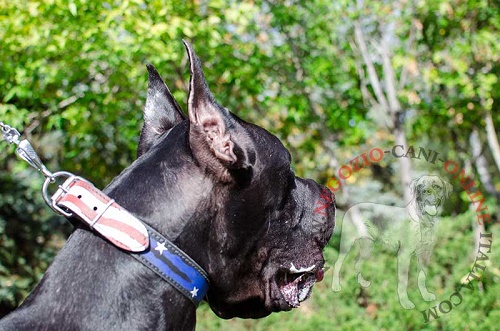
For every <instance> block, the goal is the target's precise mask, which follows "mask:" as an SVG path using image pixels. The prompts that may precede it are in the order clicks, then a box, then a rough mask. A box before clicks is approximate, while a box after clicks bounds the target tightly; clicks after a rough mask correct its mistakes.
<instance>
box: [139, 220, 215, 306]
mask: <svg viewBox="0 0 500 331" xmlns="http://www.w3.org/2000/svg"><path fill="white" fill-rule="evenodd" d="M146 227H147V229H148V233H149V248H148V249H146V250H145V251H144V252H141V253H134V254H131V255H132V256H133V257H135V258H136V259H137V260H139V261H140V262H141V263H143V264H144V265H146V266H147V267H149V268H150V269H152V270H153V271H154V272H156V273H157V274H158V275H159V276H160V277H161V278H163V279H164V280H166V281H167V282H168V283H170V284H171V285H172V286H174V287H175V288H176V289H177V290H178V291H179V292H181V293H182V294H184V296H186V297H187V298H189V300H191V301H192V302H193V303H194V304H195V306H198V305H199V304H200V302H201V301H202V300H203V298H204V297H205V295H206V294H207V291H208V286H209V282H208V276H207V274H206V273H205V271H204V270H203V268H201V267H200V266H199V265H198V264H197V263H196V262H195V261H193V259H191V258H190V257H189V256H188V255H187V254H186V253H184V252H183V251H182V250H180V249H179V248H178V247H177V246H175V245H174V244H173V243H172V242H170V241H169V240H168V239H166V238H165V237H163V236H162V235H161V234H159V233H158V232H156V231H155V230H153V229H152V228H150V227H149V226H147V225H146Z"/></svg>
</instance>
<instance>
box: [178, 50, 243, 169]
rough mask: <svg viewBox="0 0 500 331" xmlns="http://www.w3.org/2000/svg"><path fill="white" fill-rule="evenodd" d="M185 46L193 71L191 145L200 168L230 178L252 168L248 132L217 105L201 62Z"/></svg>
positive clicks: (190, 103) (189, 99)
mask: <svg viewBox="0 0 500 331" xmlns="http://www.w3.org/2000/svg"><path fill="white" fill-rule="evenodd" d="M184 45H185V46H186V50H187V53H188V56H189V62H190V71H191V78H190V81H189V96H188V113H189V123H190V125H189V143H190V146H191V149H192V151H193V154H194V156H195V158H196V159H197V161H198V162H199V163H200V165H202V166H204V167H206V168H209V169H210V170H212V171H213V172H215V173H216V174H217V175H220V176H226V175H227V174H228V170H229V169H241V168H246V167H248V154H247V152H248V149H249V146H251V143H250V142H249V137H248V136H247V135H246V132H245V129H244V128H243V127H242V126H241V125H240V124H239V123H238V121H237V120H236V119H235V117H233V115H232V114H231V113H230V112H229V111H228V110H227V109H226V108H224V107H221V106H220V105H218V104H217V102H215V99H214V97H213V95H212V93H211V92H210V90H209V88H208V85H207V82H206V80H205V76H204V75H203V70H202V67H201V63H200V60H199V59H198V57H197V56H196V54H195V53H194V51H193V49H192V48H191V46H190V45H189V44H188V43H187V42H186V41H184ZM226 177H227V176H226Z"/></svg>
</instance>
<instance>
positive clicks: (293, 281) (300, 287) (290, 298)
mask: <svg viewBox="0 0 500 331" xmlns="http://www.w3.org/2000/svg"><path fill="white" fill-rule="evenodd" d="M323 277H324V270H323V268H322V267H317V266H316V265H313V266H310V267H307V268H300V269H297V268H296V267H295V266H294V265H293V263H292V264H291V268H290V269H288V270H282V271H279V272H278V274H277V275H276V285H277V286H278V289H279V292H280V293H281V296H282V297H283V299H284V300H285V301H286V303H287V304H288V306H289V307H290V308H297V307H299V306H300V303H301V302H302V301H304V300H306V299H307V298H309V296H310V295H311V292H312V287H313V285H314V284H315V283H316V282H320V281H322V280H323Z"/></svg>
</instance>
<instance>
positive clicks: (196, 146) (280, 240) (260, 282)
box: [0, 43, 335, 330]
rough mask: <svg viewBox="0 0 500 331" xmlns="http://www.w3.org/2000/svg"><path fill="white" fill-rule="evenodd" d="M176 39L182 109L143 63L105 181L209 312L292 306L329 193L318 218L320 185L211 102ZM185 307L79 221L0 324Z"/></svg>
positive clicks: (123, 321) (126, 319)
mask: <svg viewBox="0 0 500 331" xmlns="http://www.w3.org/2000/svg"><path fill="white" fill-rule="evenodd" d="M186 49H187V52H188V55H189V60H190V69H191V78H190V84H189V96H188V103H187V108H188V116H187V117H186V116H185V115H184V113H183V111H182V110H181V108H180V107H179V105H178V104H177V102H176V101H175V99H174V98H173V96H172V94H171V93H170V91H169V90H168V88H167V86H166V85H165V83H164V82H163V81H162V79H161V78H160V76H159V74H158V73H157V72H156V69H155V68H154V67H153V66H151V65H148V71H149V86H148V94H147V100H146V106H145V112H144V120H145V122H144V126H143V130H142V133H141V136H140V142H139V148H138V159H137V160H136V161H135V162H134V163H133V164H132V165H130V166H129V167H128V168H127V169H125V170H124V171H123V172H122V173H121V174H120V175H119V176H118V177H116V178H115V179H114V180H113V182H112V183H111V184H110V185H109V186H108V187H107V188H106V190H105V193H106V194H107V195H109V196H110V197H111V198H113V199H115V200H116V202H117V203H118V204H119V205H120V206H122V207H123V208H125V209H127V211H128V212H130V213H132V214H133V215H134V216H136V217H137V218H138V219H140V220H141V221H142V222H144V223H146V224H148V225H149V226H150V227H151V228H154V229H155V230H156V231H158V232H159V233H160V234H162V235H163V236H164V237H166V238H168V239H169V240H170V241H172V242H173V243H175V245H177V246H178V247H179V248H180V249H181V250H183V251H184V252H185V253H186V254H187V255H189V256H190V257H191V258H192V259H193V260H194V261H196V262H197V263H198V264H199V265H200V266H201V267H202V268H203V269H204V270H205V271H206V273H207V274H208V279H209V283H210V285H209V286H210V287H209V290H208V293H207V295H206V297H205V300H206V301H207V302H208V304H209V305H210V307H211V308H212V310H213V311H214V312H215V313H216V314H217V315H218V316H220V317H223V318H231V317H234V316H239V317H246V318H259V317H264V316H267V315H269V314H270V313H272V312H278V311H283V310H290V309H292V308H294V307H298V306H299V304H300V302H301V301H303V300H305V299H306V298H308V297H309V295H310V294H311V289H312V286H313V284H314V283H315V282H316V281H319V280H321V279H322V278H323V264H324V258H323V254H322V250H323V248H324V247H325V245H326V243H327V242H328V240H329V238H330V236H331V235H332V231H333V227H334V218H335V205H334V198H333V196H332V195H331V196H330V197H329V198H328V199H327V200H328V201H331V203H330V204H329V205H328V207H327V208H325V209H323V211H324V217H323V218H322V219H323V220H324V223H323V227H322V228H321V227H319V228H318V224H317V222H316V223H315V222H314V218H315V215H314V208H315V207H316V202H317V201H318V200H319V199H320V196H321V195H322V194H323V195H324V194H325V192H327V194H329V195H330V194H331V192H330V191H328V190H326V189H325V188H324V187H323V186H321V185H318V184H317V183H315V182H314V181H312V180H308V179H302V178H298V177H296V176H295V175H294V172H293V171H292V170H291V168H290V154H289V152H288V151H287V150H286V148H285V147H284V146H283V144H282V143H281V142H280V141H279V140H278V138H276V137H275V136H273V135H272V134H270V133H269V132H267V131H266V130H264V129H263V128H260V127H258V126H256V125H253V124H251V123H247V122H245V121H244V120H242V119H240V118H239V117H237V116H236V115H234V114H232V113H231V112H229V111H228V110H227V109H226V108H224V107H222V106H220V105H219V104H217V102H216V101H215V98H214V96H213V95H212V94H211V92H210V90H209V88H208V85H207V83H206V81H205V78H204V75H203V72H202V67H201V63H200V61H199V59H198V58H197V56H196V55H195V53H194V52H193V50H192V49H191V47H190V46H189V45H188V44H187V43H186ZM162 252H163V250H162ZM195 310H196V307H195V305H193V303H192V302H191V301H190V300H189V298H187V297H186V296H185V295H183V294H182V293H181V292H180V291H178V290H177V289H176V288H174V287H173V286H172V285H170V284H169V283H168V282H166V281H164V280H163V279H162V278H161V277H159V276H158V275H157V274H156V273H155V272H154V271H153V270H151V269H149V268H147V267H145V266H144V265H143V264H141V263H139V262H138V261H137V260H136V259H134V258H133V257H131V256H130V255H129V254H127V253H126V252H123V251H121V250H120V249H118V248H116V247H115V246H113V245H112V244H110V243H109V242H107V241H105V240H104V239H102V238H101V237H99V236H96V235H95V234H94V233H93V232H92V231H90V230H89V229H87V228H85V227H83V226H82V227H80V228H78V229H76V230H75V231H74V233H73V234H72V235H71V237H70V238H69V240H68V242H67V243H66V245H65V246H64V247H63V249H62V250H61V252H60V253H59V254H58V255H57V257H56V258H55V260H54V262H53V264H52V265H51V266H50V268H49V269H48V270H47V272H46V274H45V276H44V277H43V279H42V280H41V282H40V284H39V285H38V286H37V287H36V288H35V290H34V291H33V292H32V293H31V294H30V295H29V296H28V298H27V299H26V300H25V302H24V303H23V304H22V305H21V306H20V307H19V308H18V309H17V310H16V311H14V312H13V313H11V314H10V315H8V316H7V317H5V318H4V319H3V320H1V321H0V330H190V329H194V327H195V322H196V318H195Z"/></svg>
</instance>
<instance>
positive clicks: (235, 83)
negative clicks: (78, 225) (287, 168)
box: [0, 0, 500, 330]
mask: <svg viewBox="0 0 500 331" xmlns="http://www.w3.org/2000/svg"><path fill="white" fill-rule="evenodd" d="M499 5H500V3H499V2H498V0H470V1H461V0H453V1H452V0H435V1H419V0H415V1H410V0H399V1H372V0H365V1H362V0H358V1H347V0H341V1H330V0H328V1H325V0H309V1H292V0H289V1H229V0H226V1H223V0H220V1H204V0H191V1H168V2H166V1H140V0H136V1H133V0H116V1H113V0H110V1H103V2H101V1H85V0H69V1H68V0H46V1H6V0H0V40H1V45H0V121H2V122H4V123H6V124H9V125H11V126H14V127H16V128H18V129H19V130H20V131H21V132H22V133H23V134H24V136H25V137H26V138H28V139H29V140H30V141H31V142H32V143H33V145H34V147H35V149H36V150H37V151H38V152H39V153H40V155H41V156H42V159H43V160H44V161H46V164H47V166H48V168H49V169H51V170H52V171H56V170H68V171H71V172H74V173H77V174H79V175H81V176H84V177H86V178H87V179H89V180H90V181H92V182H93V183H94V184H95V185H96V186H97V187H105V186H106V184H107V183H109V181H110V180H111V179H112V178H113V177H114V176H116V175H117V174H118V173H120V171H121V170H123V169H124V168H125V167H126V166H127V165H129V164H130V163H131V162H132V161H133V160H134V159H135V156H136V148H137V142H138V136H139V132H140V129H141V126H142V108H143V106H144V102H145V97H146V88H147V71H146V67H145V64H146V63H147V62H150V63H152V64H154V65H155V66H156V68H157V69H158V71H159V72H160V74H161V75H162V77H163V78H164V80H165V82H166V83H167V85H168V86H169V87H170V89H171V91H172V92H173V94H174V96H175V97H176V99H177V100H178V102H179V104H180V105H181V107H182V108H183V109H186V107H185V104H186V98H187V84H188V82H189V69H188V66H187V55H186V53H185V50H184V47H183V45H182V42H181V40H182V39H183V38H184V39H186V40H188V41H189V42H191V43H192V45H193V47H194V49H195V50H196V52H197V54H198V56H199V57H200V59H201V60H202V62H203V65H204V70H205V75H206V78H207V81H208V82H209V85H210V88H211V90H212V92H213V93H214V95H215V97H216V99H217V101H218V102H219V103H220V104H222V105H224V106H225V107H227V108H228V109H230V110H231V111H232V112H234V113H236V114H237V115H238V116H240V117H242V118H244V119H246V120H248V121H251V122H254V123H256V124H258V125H260V126H263V127H265V128H266V129H268V130H269V131H270V132H272V133H273V134H275V135H277V136H278V137H279V138H280V139H281V140H282V141H283V142H284V144H285V146H286V147H287V148H288V149H289V150H290V152H291V153H292V155H293V160H294V164H293V168H294V169H295V171H296V173H297V174H298V175H299V176H303V177H310V178H313V179H315V180H316V181H318V182H320V183H322V184H325V185H327V184H328V183H330V184H331V185H330V186H331V187H334V188H337V186H338V185H339V184H335V185H333V184H332V183H335V180H334V178H335V177H337V178H338V171H339V169H340V168H341V167H342V166H344V165H352V164H351V160H353V159H354V158H356V156H359V155H362V154H363V153H368V152H369V151H370V150H372V149H373V148H380V149H382V150H383V151H385V150H391V149H392V148H393V147H394V146H397V145H403V146H404V148H403V149H399V150H398V155H401V154H402V153H403V151H404V154H405V156H406V157H394V155H391V154H390V153H389V154H386V155H384V157H383V159H382V160H380V161H378V162H373V163H366V164H364V166H363V167H362V168H360V169H358V170H356V171H354V170H353V171H352V174H351V175H350V176H349V178H348V179H346V180H342V181H340V182H337V183H341V187H340V188H339V189H338V190H336V192H335V193H336V195H337V202H338V207H339V212H338V227H337V230H336V233H335V234H334V236H333V238H332V240H331V242H330V243H329V245H328V247H327V249H326V258H327V265H329V266H333V264H334V263H335V259H336V257H337V255H338V247H339V238H340V237H339V234H338V233H339V231H340V230H339V229H340V226H341V223H342V217H343V213H344V211H345V210H346V209H348V208H349V207H350V206H352V205H353V204H355V203H358V202H367V201H370V202H379V203H384V204H388V205H401V206H403V205H404V203H405V201H409V199H410V198H411V191H410V182H411V180H412V179H414V178H417V177H419V176H420V175H422V174H435V175H439V176H441V177H442V178H443V179H445V180H447V181H448V182H450V183H451V184H452V185H453V187H454V190H453V194H451V195H450V197H449V199H448V200H447V203H446V205H445V208H444V212H443V213H442V216H441V224H440V228H439V233H438V242H437V244H436V248H435V250H434V254H433V256H432V260H431V265H430V268H429V272H428V281H427V283H428V288H429V289H431V291H432V292H434V293H436V295H437V297H438V299H437V301H435V302H434V303H429V302H425V301H423V300H422V298H421V296H420V294H419V292H418V289H417V286H416V283H417V280H416V273H410V280H409V289H410V290H409V293H410V298H411V299H412V301H413V302H414V303H415V304H416V308H415V309H413V310H404V309H402V307H401V306H400V305H399V302H398V298H397V295H396V293H397V289H396V287H397V273H396V260H395V256H394V254H393V253H390V252H386V251H384V250H383V249H381V248H375V251H374V252H373V254H372V257H371V259H370V262H369V263H366V265H367V269H368V276H369V278H371V279H370V280H372V285H371V286H370V287H369V288H367V289H361V288H360V287H359V285H358V284H357V283H356V279H355V273H354V271H353V270H352V269H353V268H352V266H353V264H354V256H355V254H352V257H351V258H348V259H347V260H346V262H345V264H344V267H343V270H342V283H343V286H344V287H343V290H342V291H341V292H339V293H334V292H332V291H331V289H330V286H331V275H332V273H331V269H330V270H329V271H328V272H327V273H326V275H325V281H323V282H322V283H320V284H317V285H316V286H315V289H314V291H313V295H312V298H311V299H310V300H308V301H307V302H305V303H303V304H302V306H301V307H300V308H299V309H296V310H294V311H293V312H288V313H279V314H273V315H272V316H270V317H268V318H266V319H262V320H241V319H233V320H229V321H225V320H220V319H218V318H216V317H215V315H214V314H213V313H212V312H211V311H210V309H209V307H208V306H207V305H203V306H202V307H201V308H200V309H199V315H198V326H197V329H199V330H333V329H335V330H353V329H356V330H470V329H472V328H474V329H475V330H497V329H498V325H499V323H500V307H499V305H500V303H499V295H498V293H500V284H499V283H500V269H499V268H500V264H499V261H500V225H499V224H498V221H497V219H498V207H499V205H500V202H499V201H500V195H499V193H498V192H499V190H500V147H499V142H498V140H499V133H498V131H499V129H498V128H500V116H499V115H500V111H499V103H500V85H499V81H498V74H499V71H500V66H499V57H500V35H499V30H500V10H499V8H500V6H499ZM410 146H413V147H414V150H415V154H413V153H411V152H408V150H409V149H410ZM421 149H423V150H425V151H426V152H428V153H431V154H432V152H433V153H439V158H440V159H441V160H452V161H454V162H456V164H457V165H458V166H459V168H460V169H461V170H463V171H464V174H465V175H466V176H470V178H471V180H473V181H474V183H476V186H477V187H478V190H479V191H480V192H481V195H480V196H476V198H475V200H474V199H473V200H474V201H471V198H470V197H469V196H468V194H467V192H466V191H465V190H464V189H463V187H461V182H460V177H456V176H453V175H450V174H448V173H446V171H444V170H443V164H442V163H439V162H435V163H432V162H429V161H426V160H425V159H424V157H423V156H422V155H421V156H422V157H420V158H418V156H419V153H418V152H419V151H420V150H421ZM429 151H431V152H429ZM41 177H42V176H40V175H39V174H37V173H36V172H35V171H33V170H31V169H28V166H27V165H26V164H24V163H23V162H22V161H20V160H19V159H18V158H16V156H15V154H14V147H13V146H9V145H8V144H7V143H6V142H4V141H1V142H0V316H3V315H5V314H7V313H8V312H9V311H11V310H12V309H14V308H15V307H16V306H17V305H19V304H20V303H21V302H22V300H23V299H24V298H25V296H26V295H27V294H28V293H29V291H30V290H31V289H32V288H33V286H34V285H35V284H36V283H37V282H38V280H39V279H40V278H41V276H42V275H43V273H44V272H45V270H46V269H47V267H48V265H49V264H50V262H51V261H52V259H53V257H54V255H55V254H56V253H57V251H58V250H59V249H60V248H61V247H62V245H63V244H64V241H65V239H66V237H67V236H68V235H69V234H70V233H71V230H72V227H71V225H70V224H68V223H67V222H66V221H65V220H64V219H62V218H60V217H57V216H55V215H54V213H53V212H52V211H51V210H50V209H49V208H48V207H47V206H45V205H44V203H43V199H42V197H41V195H40V193H39V190H40V188H41V184H42V178H41ZM479 202H480V203H479ZM484 208H488V209H487V212H488V213H489V214H490V215H491V222H489V223H487V224H484V225H480V224H478V222H477V214H478V213H479V212H481V213H484V212H485V210H486V209H484ZM478 209H481V211H478ZM480 233H492V234H493V240H492V249H491V252H489V253H488V254H487V256H488V259H487V260H485V261H482V264H483V265H484V266H485V270H483V271H482V272H481V273H480V279H479V280H473V281H472V282H471V284H470V286H471V287H472V288H473V290H472V291H469V290H464V291H467V292H464V296H463V302H462V303H461V304H460V305H458V306H457V307H453V310H452V311H450V312H448V313H446V314H442V313H439V318H434V319H433V318H431V320H430V321H426V320H425V318H424V316H425V313H423V312H425V311H426V310H428V309H429V308H431V307H433V306H438V305H439V302H442V301H443V300H448V299H449V296H450V295H451V294H452V293H453V292H454V289H455V287H456V286H458V285H459V284H460V283H461V282H463V281H464V279H465V278H466V276H467V275H468V273H469V272H470V270H471V267H472V265H473V264H474V261H475V259H476V257H477V254H478V252H477V247H478V244H479V239H480ZM497 238H498V239H497ZM483 242H484V241H483ZM414 264H415V261H413V263H412V265H411V268H412V270H414V269H416V266H414ZM445 310H446V309H445ZM422 311H423V312H422ZM438 311H439V310H438Z"/></svg>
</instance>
